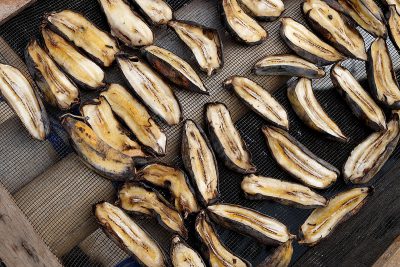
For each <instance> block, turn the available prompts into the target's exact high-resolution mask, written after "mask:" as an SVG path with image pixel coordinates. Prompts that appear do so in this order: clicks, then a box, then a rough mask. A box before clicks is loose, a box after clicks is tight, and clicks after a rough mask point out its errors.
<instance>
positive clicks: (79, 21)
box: [45, 10, 119, 67]
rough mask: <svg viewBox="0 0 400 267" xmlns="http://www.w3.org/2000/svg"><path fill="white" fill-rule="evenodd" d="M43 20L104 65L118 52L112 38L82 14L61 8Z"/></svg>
mask: <svg viewBox="0 0 400 267" xmlns="http://www.w3.org/2000/svg"><path fill="white" fill-rule="evenodd" d="M45 20H46V22H47V23H48V25H49V27H50V28H51V29H53V30H54V31H56V32H57V33H59V34H61V35H62V36H64V37H65V38H66V39H68V40H69V41H71V42H72V43H74V45H76V46H77V47H79V48H81V49H83V50H84V51H85V52H86V53H88V54H89V55H90V56H91V58H92V59H93V60H94V61H96V62H97V63H98V64H101V65H102V66H104V67H109V66H110V65H111V64H112V63H113V61H114V59H115V55H116V54H117V53H118V52H119V48H118V47H117V43H116V41H115V40H114V38H112V37H111V36H109V34H108V33H106V32H104V31H102V30H100V29H99V28H97V27H96V26H95V25H94V24H93V23H92V22H91V21H89V20H88V19H87V18H85V17H84V16H83V15H82V14H79V13H77V12H74V11H72V10H62V11H60V12H51V13H49V14H47V15H46V17H45Z"/></svg>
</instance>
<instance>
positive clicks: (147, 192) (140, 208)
mask: <svg viewBox="0 0 400 267" xmlns="http://www.w3.org/2000/svg"><path fill="white" fill-rule="evenodd" d="M118 205H119V206H120V207H121V208H122V209H124V210H126V211H127V212H130V213H133V214H139V215H147V216H151V217H155V218H157V221H158V223H159V224H160V225H162V226H163V227H164V228H166V229H167V230H168V231H171V232H173V233H177V234H179V235H181V236H182V237H183V238H185V239H186V238H187V235H188V232H187V229H186V227H185V224H184V221H183V218H182V217H181V215H180V214H179V212H178V211H176V210H175V209H174V207H172V206H171V204H169V203H168V202H167V201H166V200H165V199H164V198H163V197H162V196H161V194H159V193H158V192H157V191H155V190H153V189H151V188H150V187H148V186H145V185H143V184H139V183H126V184H124V185H123V186H122V188H121V189H120V190H119V192H118Z"/></svg>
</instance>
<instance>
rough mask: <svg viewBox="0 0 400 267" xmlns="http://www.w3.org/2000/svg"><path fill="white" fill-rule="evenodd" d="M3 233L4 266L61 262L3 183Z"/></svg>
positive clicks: (0, 216)
mask: <svg viewBox="0 0 400 267" xmlns="http://www.w3.org/2000/svg"><path fill="white" fill-rule="evenodd" d="M0 236H1V245H0V259H1V261H2V262H3V263H4V264H5V266H49V267H57V266H61V264H60V263H59V261H58V259H57V258H56V256H54V255H53V254H52V253H51V251H50V250H49V249H48V247H47V246H46V245H45V243H44V242H43V241H42V239H41V238H40V237H39V236H38V235H37V233H36V232H35V231H34V229H33V227H32V225H31V224H30V223H29V221H28V220H27V219H26V217H25V216H24V215H23V213H22V212H21V210H20V209H19V208H18V207H17V205H16V204H15V202H14V200H13V199H12V197H11V196H10V194H9V193H8V191H7V190H6V189H5V188H4V186H3V185H1V184H0Z"/></svg>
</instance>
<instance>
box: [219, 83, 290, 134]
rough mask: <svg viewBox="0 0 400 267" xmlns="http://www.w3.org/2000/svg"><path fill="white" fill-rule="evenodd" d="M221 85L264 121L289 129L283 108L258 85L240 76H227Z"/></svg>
mask: <svg viewBox="0 0 400 267" xmlns="http://www.w3.org/2000/svg"><path fill="white" fill-rule="evenodd" d="M223 85H224V87H225V88H226V89H228V90H233V92H234V93H235V94H236V95H237V96H238V97H239V98H240V100H242V101H243V102H244V104H246V105H247V106H248V107H249V108H250V109H252V110H253V111H254V112H256V113H257V114H259V115H260V116H261V117H263V118H264V119H265V120H266V121H268V122H270V123H272V124H273V125H276V126H278V127H280V128H283V129H285V130H287V129H289V119H288V115H287V113H286V110H285V108H284V107H283V106H282V105H281V104H280V103H279V102H278V101H277V100H276V99H275V98H274V97H273V96H272V95H271V94H270V93H268V91H267V90H265V89H264V88H262V87H261V86H260V85H258V84H257V83H255V82H253V81H252V80H250V79H247V78H245V77H240V76H233V77H231V78H228V79H227V80H225V81H224V84H223Z"/></svg>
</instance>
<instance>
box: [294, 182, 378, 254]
mask: <svg viewBox="0 0 400 267" xmlns="http://www.w3.org/2000/svg"><path fill="white" fill-rule="evenodd" d="M372 191H373V190H372V189H371V188H367V187H361V188H353V189H350V190H347V191H344V192H342V193H339V194H337V195H336V196H334V197H333V198H331V199H330V200H329V202H328V205H326V206H325V207H321V208H317V209H315V210H314V211H313V212H312V213H311V215H310V216H309V217H308V218H307V220H306V221H305V222H304V223H303V225H302V226H301V228H300V232H299V235H298V236H299V238H300V240H299V241H298V242H299V243H300V244H305V245H307V246H313V245H315V244H317V243H318V242H319V241H321V240H322V239H324V238H326V237H327V236H328V235H330V234H331V233H332V232H333V231H334V230H335V228H336V227H337V226H338V225H339V224H340V223H342V222H344V221H346V220H347V219H348V218H350V217H351V216H353V215H354V214H356V213H357V212H358V211H359V210H360V209H361V207H362V206H363V205H364V203H365V201H366V198H367V197H368V195H370V194H371V192H372Z"/></svg>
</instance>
